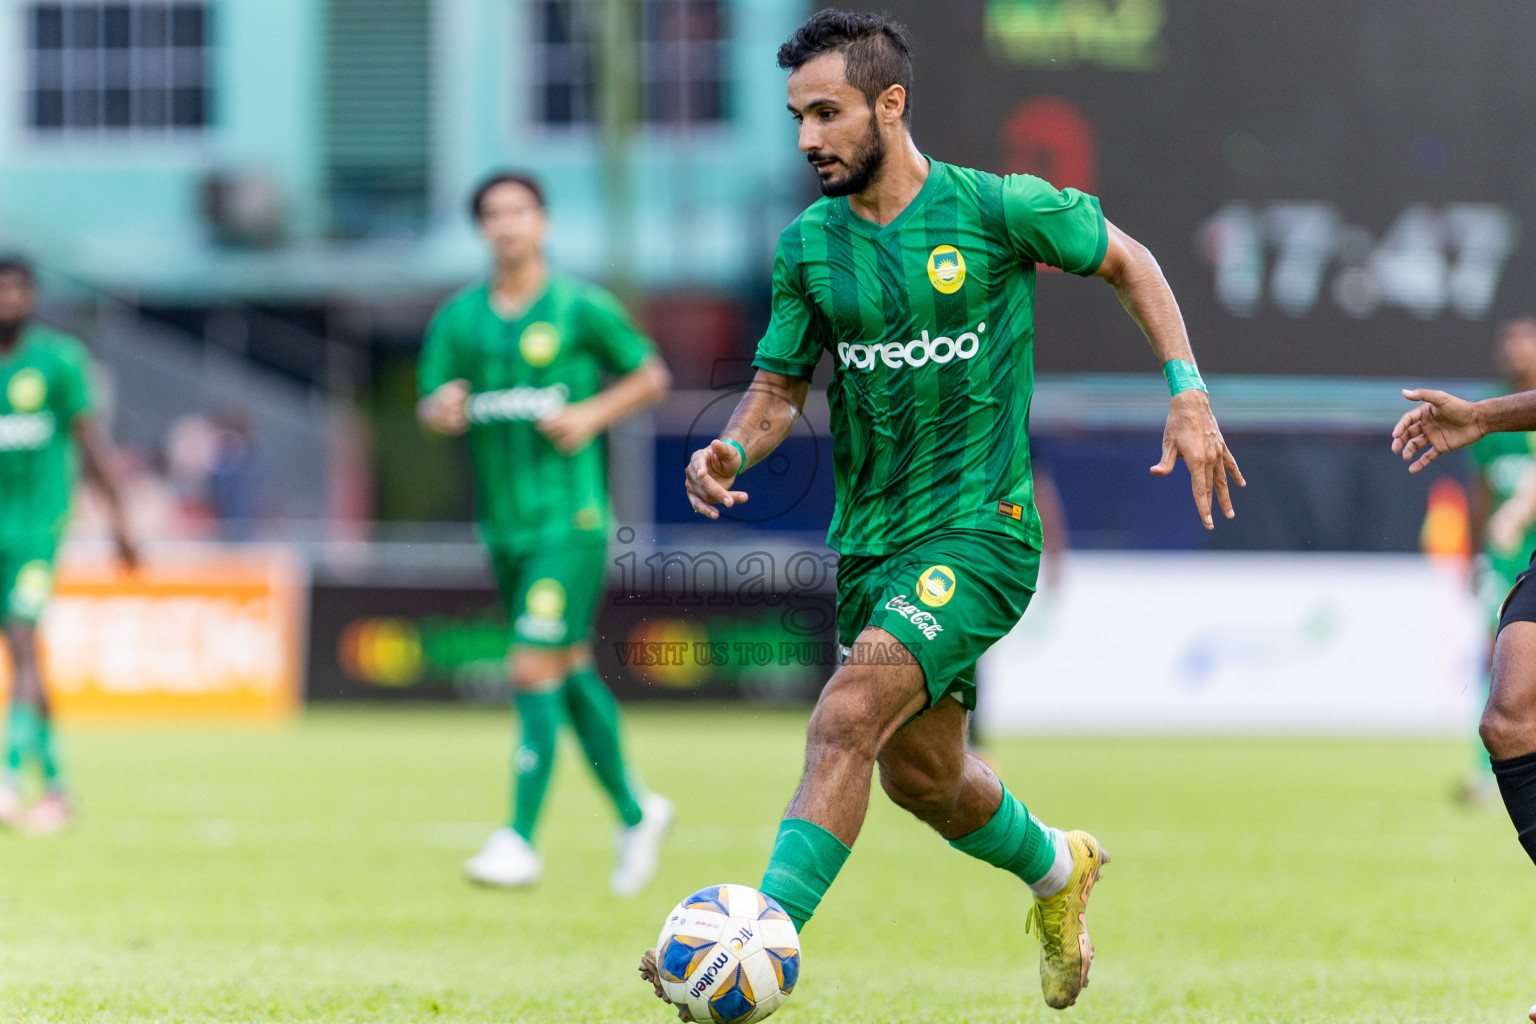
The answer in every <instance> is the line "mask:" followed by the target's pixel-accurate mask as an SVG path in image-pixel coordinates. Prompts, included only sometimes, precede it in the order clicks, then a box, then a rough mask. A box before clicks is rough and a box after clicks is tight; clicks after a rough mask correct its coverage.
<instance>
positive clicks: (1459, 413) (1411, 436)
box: [1392, 388, 1487, 473]
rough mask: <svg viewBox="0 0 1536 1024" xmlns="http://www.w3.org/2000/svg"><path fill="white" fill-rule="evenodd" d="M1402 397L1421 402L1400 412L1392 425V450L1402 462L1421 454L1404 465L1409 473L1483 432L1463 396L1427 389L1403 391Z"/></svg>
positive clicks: (1475, 439)
mask: <svg viewBox="0 0 1536 1024" xmlns="http://www.w3.org/2000/svg"><path fill="white" fill-rule="evenodd" d="M1403 397H1404V398H1406V399H1408V401H1410V402H1419V403H1422V404H1420V405H1417V406H1414V407H1413V408H1412V409H1409V410H1408V411H1407V412H1405V413H1403V418H1402V419H1400V420H1398V421H1397V426H1395V427H1393V428H1392V450H1393V451H1394V452H1401V453H1402V455H1403V461H1404V462H1408V461H1409V460H1411V459H1412V458H1413V457H1414V456H1415V455H1418V453H1419V452H1421V451H1422V452H1423V453H1424V454H1423V455H1421V456H1419V460H1418V461H1417V462H1415V463H1413V465H1411V466H1409V467H1408V472H1410V473H1417V472H1418V471H1419V470H1421V469H1423V468H1424V467H1425V466H1427V465H1429V464H1430V463H1431V462H1434V461H1435V459H1437V458H1439V457H1440V456H1441V455H1444V454H1445V453H1446V452H1453V451H1455V450H1456V449H1457V448H1465V447H1466V446H1467V445H1469V444H1471V443H1472V442H1474V441H1479V440H1481V439H1482V437H1483V435H1484V434H1486V433H1487V431H1486V430H1484V429H1483V426H1482V424H1481V423H1480V422H1479V420H1478V415H1477V405H1476V404H1475V403H1473V402H1469V401H1467V400H1466V399H1464V398H1457V397H1456V396H1455V395H1448V394H1446V393H1445V392H1444V391H1433V390H1430V389H1427V388H1414V389H1412V390H1405V391H1404V392H1403Z"/></svg>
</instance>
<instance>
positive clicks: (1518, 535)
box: [1483, 501, 1526, 555]
mask: <svg viewBox="0 0 1536 1024" xmlns="http://www.w3.org/2000/svg"><path fill="white" fill-rule="evenodd" d="M1523 519H1524V516H1522V515H1521V514H1520V511H1519V510H1518V509H1516V508H1515V507H1514V505H1513V503H1512V502H1508V501H1506V502H1505V503H1504V504H1502V505H1500V506H1499V509H1498V511H1497V512H1495V513H1494V514H1493V515H1491V516H1489V517H1488V525H1487V526H1485V527H1484V528H1483V536H1484V537H1486V538H1487V539H1488V546H1489V547H1490V548H1492V549H1493V550H1494V551H1496V552H1498V553H1499V554H1501V555H1508V554H1513V553H1514V552H1515V549H1516V548H1518V547H1519V546H1520V541H1521V540H1523V539H1524V538H1525V527H1526V524H1525V523H1524V522H1522V521H1521V520H1523Z"/></svg>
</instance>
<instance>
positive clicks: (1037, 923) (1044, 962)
mask: <svg viewBox="0 0 1536 1024" xmlns="http://www.w3.org/2000/svg"><path fill="white" fill-rule="evenodd" d="M1065 835H1066V839H1067V845H1068V846H1069V847H1070V848H1071V850H1072V877H1071V879H1070V880H1069V881H1068V882H1067V885H1066V888H1064V889H1062V890H1061V892H1059V893H1057V894H1056V895H1054V896H1047V897H1046V898H1045V899H1039V898H1036V900H1035V906H1034V909H1032V910H1031V911H1030V912H1029V918H1028V919H1027V920H1026V921H1025V922H1024V930H1025V931H1032V932H1034V933H1035V934H1036V935H1038V936H1039V937H1040V990H1041V991H1042V992H1044V993H1045V1001H1046V1002H1047V1003H1048V1004H1050V1005H1051V1006H1053V1007H1055V1008H1056V1009H1058V1010H1062V1009H1065V1008H1067V1007H1068V1006H1071V1005H1072V1004H1073V1003H1075V1002H1077V996H1078V993H1079V992H1081V991H1082V990H1083V989H1085V988H1087V987H1088V968H1090V967H1092V966H1093V943H1091V942H1089V941H1088V921H1087V916H1088V895H1089V893H1091V892H1092V891H1093V883H1094V882H1097V881H1098V880H1099V869H1100V868H1102V867H1103V866H1104V865H1105V864H1108V863H1109V854H1107V853H1105V852H1104V848H1103V847H1102V846H1100V845H1099V841H1098V840H1097V839H1095V838H1093V836H1091V835H1089V834H1088V833H1087V832H1067V833H1065Z"/></svg>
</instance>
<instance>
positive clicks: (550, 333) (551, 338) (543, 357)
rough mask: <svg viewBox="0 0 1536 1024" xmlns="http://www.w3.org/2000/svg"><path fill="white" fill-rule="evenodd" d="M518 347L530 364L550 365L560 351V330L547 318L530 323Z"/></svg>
mask: <svg viewBox="0 0 1536 1024" xmlns="http://www.w3.org/2000/svg"><path fill="white" fill-rule="evenodd" d="M517 348H518V351H520V352H522V354H523V359H525V360H526V361H527V363H528V365H529V366H548V365H549V364H550V362H552V361H553V360H554V358H555V353H556V352H559V351H560V332H559V331H557V330H555V325H554V324H552V323H549V322H548V321H546V320H540V321H539V322H538V323H532V324H529V325H528V327H527V329H526V330H524V331H523V336H522V338H521V339H520V340H519V341H518V343H517Z"/></svg>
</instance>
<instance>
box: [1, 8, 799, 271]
mask: <svg viewBox="0 0 1536 1024" xmlns="http://www.w3.org/2000/svg"><path fill="white" fill-rule="evenodd" d="M214 2H215V5H216V13H215V21H214V36H215V39H216V46H217V52H216V55H215V58H214V61H215V69H216V90H217V91H216V98H215V107H214V110H215V114H214V126H213V127H212V128H210V129H209V130H208V131H206V132H205V133H203V134H201V135H198V136H193V137H180V138H166V139H149V138H140V137H129V138H111V137H106V136H103V137H100V138H94V139H77V138H65V139H47V138H40V137H38V136H37V135H35V134H33V133H32V132H30V131H29V130H28V129H27V128H26V127H25V125H24V123H23V119H24V102H25V99H24V96H22V95H21V94H20V91H19V90H20V86H21V79H22V75H21V74H20V73H19V72H18V73H15V74H3V75H0V246H6V245H10V246H19V247H22V248H24V249H27V250H29V251H32V252H34V253H35V254H36V255H38V257H39V258H40V259H42V260H43V261H44V262H45V263H46V264H48V265H49V266H50V267H52V268H54V269H56V270H61V271H65V272H68V273H71V274H74V275H77V276H81V277H83V278H85V279H86V280H88V281H90V282H93V283H96V284H99V285H103V286H108V287H117V288H123V289H131V290H134V291H137V292H140V293H144V294H148V295H152V296H163V297H172V298H174V297H176V296H186V297H188V298H198V299H206V298H212V297H217V296H219V295H231V296H234V295H247V296H263V295H274V296H282V295H289V296H294V297H320V296H323V295H326V294H330V293H332V292H335V291H337V290H345V291H347V292H349V293H352V294H357V293H362V294H367V293H379V292H383V293H387V294H390V295H398V294H399V292H400V290H401V289H402V288H411V287H415V288H417V289H422V290H426V289H436V288H441V287H443V286H445V285H446V284H449V283H451V282H453V281H455V280H459V279H462V278H463V277H464V276H465V275H470V274H474V273H477V272H478V271H479V269H480V267H481V264H482V260H483V254H482V251H481V249H480V246H479V244H478V242H477V240H476V238H475V236H474V233H473V230H472V226H471V225H470V224H469V222H468V219H467V218H466V216H465V215H464V212H463V205H464V199H465V196H466V194H467V193H468V191H469V189H470V188H471V187H472V185H473V183H474V182H475V180H476V179H478V178H479V177H480V176H481V175H483V174H484V173H485V172H486V171H487V170H489V169H491V168H494V167H499V166H504V165H509V164H510V165H515V166H519V167H525V168H530V169H532V170H534V171H536V172H538V173H539V174H540V175H542V176H543V177H544V178H545V180H546V181H547V182H548V185H549V192H550V203H551V213H552V216H553V223H554V226H555V230H554V233H553V236H552V240H551V241H552V255H553V257H554V259H555V260H556V261H557V262H558V263H559V264H560V265H561V266H562V267H564V268H566V269H568V270H571V271H574V272H577V273H581V274H585V275H587V276H591V277H595V278H609V277H612V276H613V274H612V272H611V271H612V269H613V268H610V267H607V266H605V265H604V263H605V255H606V253H607V251H608V236H607V231H608V228H609V218H608V217H607V208H606V206H605V205H604V203H603V202H602V192H603V189H602V178H601V167H600V162H599V157H600V153H599V148H598V141H597V138H596V136H595V133H593V132H590V131H585V130H581V131H548V130H543V129H539V128H536V127H534V126H532V125H531V124H530V123H529V118H528V112H527V104H528V102H529V94H530V88H529V84H528V83H529V81H530V70H529V67H528V60H529V50H528V47H527V45H526V36H525V33H526V28H527V26H526V21H525V18H526V15H527V13H528V12H527V6H526V4H524V3H522V2H521V0H437V3H436V6H435V8H434V13H433V18H434V30H433V35H434V42H433V47H434V53H435V57H434V65H435V70H434V110H435V117H434V124H433V154H434V155H433V160H434V165H433V186H432V210H433V218H432V224H431V227H430V228H429V230H428V232H427V233H426V235H425V237H423V238H421V239H418V240H415V241H402V240H399V239H394V240H391V241H389V242H388V243H376V244H373V245H369V244H367V243H358V244H351V245H339V244H334V243H328V242H326V241H325V240H324V238H323V237H322V231H323V230H324V225H325V223H326V210H325V208H324V193H323V187H322V186H323V181H322V171H323V168H322V154H323V141H324V139H323V136H322V132H323V107H322V100H323V96H324V91H323V90H324V67H323V66H322V65H323V53H324V46H323V25H324V18H323V15H324V8H323V6H322V4H323V0H214ZM26 8H27V4H26V3H25V2H24V0H0V67H6V66H7V65H8V66H9V67H11V68H16V69H19V68H21V67H22V66H23V61H24V59H25V50H24V46H23V43H24V37H23V32H24V26H25V21H24V19H25V12H26ZM731 8H732V9H731V19H732V24H731V28H732V43H731V49H730V53H731V58H730V59H731V72H732V74H731V77H732V85H731V89H732V94H731V110H732V113H733V119H732V120H731V121H730V122H728V123H727V124H726V125H724V126H722V127H720V128H718V129H712V130H708V131H699V132H695V133H687V134H684V133H677V132H664V131H642V133H641V134H640V136H639V138H638V139H637V141H636V143H635V145H634V150H633V154H632V157H633V159H632V167H633V180H634V186H633V194H634V196H635V200H636V204H635V206H636V209H635V231H634V241H635V246H634V254H633V259H632V261H631V267H632V270H633V271H634V277H635V278H636V279H637V283H639V284H642V285H648V286H676V285H688V284H704V285H719V286H730V285H734V284H738V283H741V282H742V281H744V280H750V279H754V278H756V277H758V276H759V275H761V274H763V273H765V272H766V268H767V266H768V264H769V262H770V260H771V256H772V246H773V242H774V239H775V238H776V237H777V234H778V231H779V230H780V228H781V227H782V226H783V224H784V223H786V222H787V221H788V220H789V219H790V218H791V217H793V216H794V214H795V213H796V212H797V211H798V208H799V206H800V203H801V201H802V199H803V197H804V191H803V188H804V185H805V181H806V180H807V179H806V174H805V173H804V171H805V167H804V163H803V161H802V160H801V158H800V156H799V154H798V153H797V152H796V150H795V146H794V132H793V130H792V123H791V122H790V120H789V118H788V116H787V115H786V114H785V113H784V111H783V72H781V71H779V70H778V69H777V68H776V67H775V66H774V60H773V58H774V51H775V49H776V48H777V46H778V43H779V41H781V40H782V39H784V38H786V37H787V36H788V34H789V33H790V32H791V31H792V30H793V29H794V26H795V25H796V24H797V23H798V21H799V19H800V18H801V17H803V15H804V13H805V11H806V10H807V9H808V8H809V4H808V3H805V2H803V0H734V2H733V3H732V5H731ZM215 170H226V171H246V172H251V171H254V172H258V173H262V174H265V175H267V176H269V177H270V178H271V179H272V180H273V181H275V182H276V183H277V185H278V187H279V190H280V192H281V195H282V197H283V200H284V203H285V206H286V208H287V211H288V215H287V221H286V223H287V235H288V242H287V244H286V245H285V246H284V247H282V248H280V249H277V250H274V251H270V252H254V253H253V252H234V251H229V250H225V249H221V248H218V247H216V246H214V245H213V244H212V243H211V242H210V241H209V240H208V238H207V234H206V232H205V229H204V228H203V226H202V224H201V220H200V216H199V210H198V202H199V199H198V196H199V191H198V189H199V184H200V182H201V181H202V179H203V177H204V175H206V174H207V173H208V172H210V171H215Z"/></svg>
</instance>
